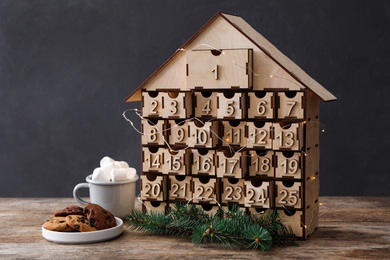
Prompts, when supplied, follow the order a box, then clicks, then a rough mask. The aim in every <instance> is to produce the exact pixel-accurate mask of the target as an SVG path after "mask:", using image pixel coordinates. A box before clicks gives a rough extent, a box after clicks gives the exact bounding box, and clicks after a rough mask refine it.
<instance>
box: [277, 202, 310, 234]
mask: <svg viewBox="0 0 390 260" xmlns="http://www.w3.org/2000/svg"><path fill="white" fill-rule="evenodd" d="M277 212H278V214H279V216H280V218H281V219H283V224H284V225H286V226H290V227H291V228H292V230H293V233H294V235H295V236H296V237H297V238H307V237H306V235H305V233H306V232H305V224H304V223H305V222H304V221H305V220H304V214H303V212H302V211H300V210H289V209H288V210H286V209H279V210H277Z"/></svg>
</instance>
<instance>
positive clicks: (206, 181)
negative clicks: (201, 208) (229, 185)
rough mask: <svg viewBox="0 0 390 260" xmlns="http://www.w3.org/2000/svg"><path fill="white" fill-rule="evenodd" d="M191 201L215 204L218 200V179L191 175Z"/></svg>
mask: <svg viewBox="0 0 390 260" xmlns="http://www.w3.org/2000/svg"><path fill="white" fill-rule="evenodd" d="M192 185H193V189H192V190H193V200H192V201H193V202H194V203H203V202H207V203H209V204H217V202H219V201H220V200H219V196H218V195H219V194H220V193H219V180H218V179H216V178H210V177H205V176H202V177H192Z"/></svg>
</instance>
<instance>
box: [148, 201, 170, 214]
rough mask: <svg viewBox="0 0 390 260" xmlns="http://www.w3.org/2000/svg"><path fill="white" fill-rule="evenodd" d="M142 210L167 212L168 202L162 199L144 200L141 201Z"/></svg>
mask: <svg viewBox="0 0 390 260" xmlns="http://www.w3.org/2000/svg"><path fill="white" fill-rule="evenodd" d="M142 203H143V205H142V210H143V211H146V212H148V213H151V212H154V213H167V212H168V203H167V202H162V201H148V200H145V201H143V202H142Z"/></svg>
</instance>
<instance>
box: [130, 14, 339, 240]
mask: <svg viewBox="0 0 390 260" xmlns="http://www.w3.org/2000/svg"><path fill="white" fill-rule="evenodd" d="M333 100H336V97H335V96H334V95H333V94H331V93H330V92H329V91H328V90H326V89H325V88H324V87H323V86H321V85H320V84H319V83H318V82H316V81H315V80H314V79H312V78H311V77H310V76H308V75H307V74H306V73H305V72H304V71H303V70H302V69H301V68H299V67H298V66H297V65H296V64H294V63H293V62H292V61H291V60H290V59H289V58H287V57H286V56H285V55H283V54H282V53H281V52H280V51H279V50H278V49H276V47H275V46H273V45H272V44H271V43H270V42H269V41H268V40H266V39H265V38H264V37H263V36H262V35H260V34H259V33H258V32H257V31H255V30H254V29H253V28H252V27H251V26H250V25H249V24H248V23H247V22H245V21H244V20H243V19H242V18H240V17H238V16H235V15H230V14H225V13H217V14H215V15H214V16H213V17H212V18H211V19H210V20H209V21H208V22H207V23H206V24H205V25H204V26H203V27H202V28H200V30H199V31H198V32H197V33H195V35H193V37H192V38H190V39H189V40H188V41H187V42H186V43H185V44H184V45H183V46H182V47H181V48H180V49H178V50H177V51H176V52H175V53H174V54H173V55H172V56H171V57H170V58H169V59H168V60H167V61H166V62H165V63H164V64H162V65H161V66H160V68H158V69H157V70H156V71H155V72H154V73H153V74H152V75H151V76H150V77H149V78H147V79H146V80H145V81H144V82H143V83H142V84H141V85H140V86H139V87H138V88H137V89H136V90H135V91H134V92H133V93H132V94H130V96H129V97H128V98H127V99H126V101H127V102H133V101H141V106H142V133H143V134H142V137H141V138H142V147H141V150H140V152H141V153H142V173H141V181H140V183H141V194H140V196H141V199H142V201H143V203H144V205H145V206H144V209H145V210H153V211H164V212H166V211H167V210H168V209H169V207H171V206H172V205H173V204H174V203H177V202H185V203H187V202H190V203H193V204H196V205H199V206H201V207H202V208H203V209H204V210H205V211H206V212H209V213H210V214H214V213H216V212H217V210H218V208H219V206H222V207H228V206H229V205H233V204H236V205H238V207H239V208H240V210H243V211H245V212H247V213H248V214H262V213H263V212H265V211H267V210H277V212H278V213H279V214H280V216H281V217H282V218H283V219H284V220H285V224H286V225H289V226H291V227H292V229H293V232H294V234H295V236H296V237H298V238H303V239H306V238H307V237H308V236H309V235H310V234H312V233H313V232H314V231H315V230H316V228H317V227H318V214H319V187H320V185H319V184H320V182H319V181H320V178H319V177H320V176H319V161H320V147H319V134H320V119H319V107H320V102H321V101H325V102H327V101H333Z"/></svg>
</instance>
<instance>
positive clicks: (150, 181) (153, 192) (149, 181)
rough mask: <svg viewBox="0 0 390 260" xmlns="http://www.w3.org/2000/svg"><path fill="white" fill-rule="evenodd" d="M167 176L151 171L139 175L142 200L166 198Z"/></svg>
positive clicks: (161, 199) (163, 199)
mask: <svg viewBox="0 0 390 260" xmlns="http://www.w3.org/2000/svg"><path fill="white" fill-rule="evenodd" d="M166 191H167V178H166V176H157V175H155V174H151V173H143V174H142V175H141V199H142V200H157V201H166V200H167V197H168V196H167V192H166Z"/></svg>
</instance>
